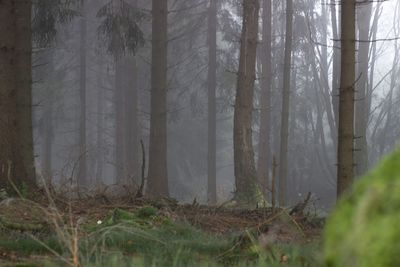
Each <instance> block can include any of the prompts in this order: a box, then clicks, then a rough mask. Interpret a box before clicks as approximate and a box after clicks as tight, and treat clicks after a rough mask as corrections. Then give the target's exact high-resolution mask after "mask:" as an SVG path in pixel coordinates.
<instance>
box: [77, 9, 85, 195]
mask: <svg viewBox="0 0 400 267" xmlns="http://www.w3.org/2000/svg"><path fill="white" fill-rule="evenodd" d="M85 9H86V7H85V4H84V3H83V6H82V17H81V18H80V44H79V57H80V65H79V68H80V69H79V108H80V111H79V113H80V117H79V155H78V156H79V166H78V179H77V182H78V185H79V186H80V187H85V186H87V151H86V149H87V148H86V45H87V40H86V38H87V36H86V35H87V20H86V10H85Z"/></svg>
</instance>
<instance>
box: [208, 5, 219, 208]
mask: <svg viewBox="0 0 400 267" xmlns="http://www.w3.org/2000/svg"><path fill="white" fill-rule="evenodd" d="M216 74H217V1H216V0H210V7H209V10H208V156H207V159H208V183H207V185H208V186H207V188H208V192H207V196H208V197H207V199H208V203H209V204H211V205H213V204H216V202H217V178H216V176H217V170H216V160H217V157H216V142H217V140H216V139H217V132H216V131H217V118H216V116H217V114H216V86H217V78H216Z"/></svg>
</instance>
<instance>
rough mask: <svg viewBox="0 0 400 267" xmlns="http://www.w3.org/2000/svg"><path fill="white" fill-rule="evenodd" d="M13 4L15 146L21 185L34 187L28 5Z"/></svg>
mask: <svg viewBox="0 0 400 267" xmlns="http://www.w3.org/2000/svg"><path fill="white" fill-rule="evenodd" d="M13 2H14V3H15V13H16V28H15V31H16V32H15V36H16V50H15V51H16V55H15V56H16V64H17V79H16V82H17V88H18V90H17V98H18V105H17V120H18V145H19V146H20V149H21V157H22V161H23V166H24V168H25V173H26V175H27V177H26V179H29V181H25V182H27V183H28V184H32V185H33V184H35V166H34V156H33V131H32V38H31V33H32V31H31V17H32V15H31V14H32V1H31V0H19V1H13Z"/></svg>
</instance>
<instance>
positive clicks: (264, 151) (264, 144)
mask: <svg viewBox="0 0 400 267" xmlns="http://www.w3.org/2000/svg"><path fill="white" fill-rule="evenodd" d="M262 17H263V24H262V25H263V33H262V36H263V42H262V51H263V53H262V59H261V63H262V80H261V117H260V137H259V156H258V168H257V171H258V181H259V183H260V185H261V189H262V192H263V194H264V195H265V196H268V195H269V194H268V193H267V192H269V190H271V188H270V186H269V184H270V182H269V180H270V179H269V170H270V166H271V148H270V135H271V133H270V131H271V84H272V69H271V65H272V57H271V53H272V51H271V47H272V37H271V34H272V0H263V16H262Z"/></svg>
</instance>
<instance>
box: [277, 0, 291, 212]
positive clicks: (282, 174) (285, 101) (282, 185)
mask: <svg viewBox="0 0 400 267" xmlns="http://www.w3.org/2000/svg"><path fill="white" fill-rule="evenodd" d="M292 28H293V0H287V1H286V34H285V59H284V70H283V93H282V117H281V144H280V156H279V165H280V166H279V204H280V205H281V206H284V205H285V204H286V190H287V188H286V184H287V173H288V170H287V152H288V139H289V106H290V99H289V97H290V82H291V77H290V76H291V75H290V72H291V62H292Z"/></svg>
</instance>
